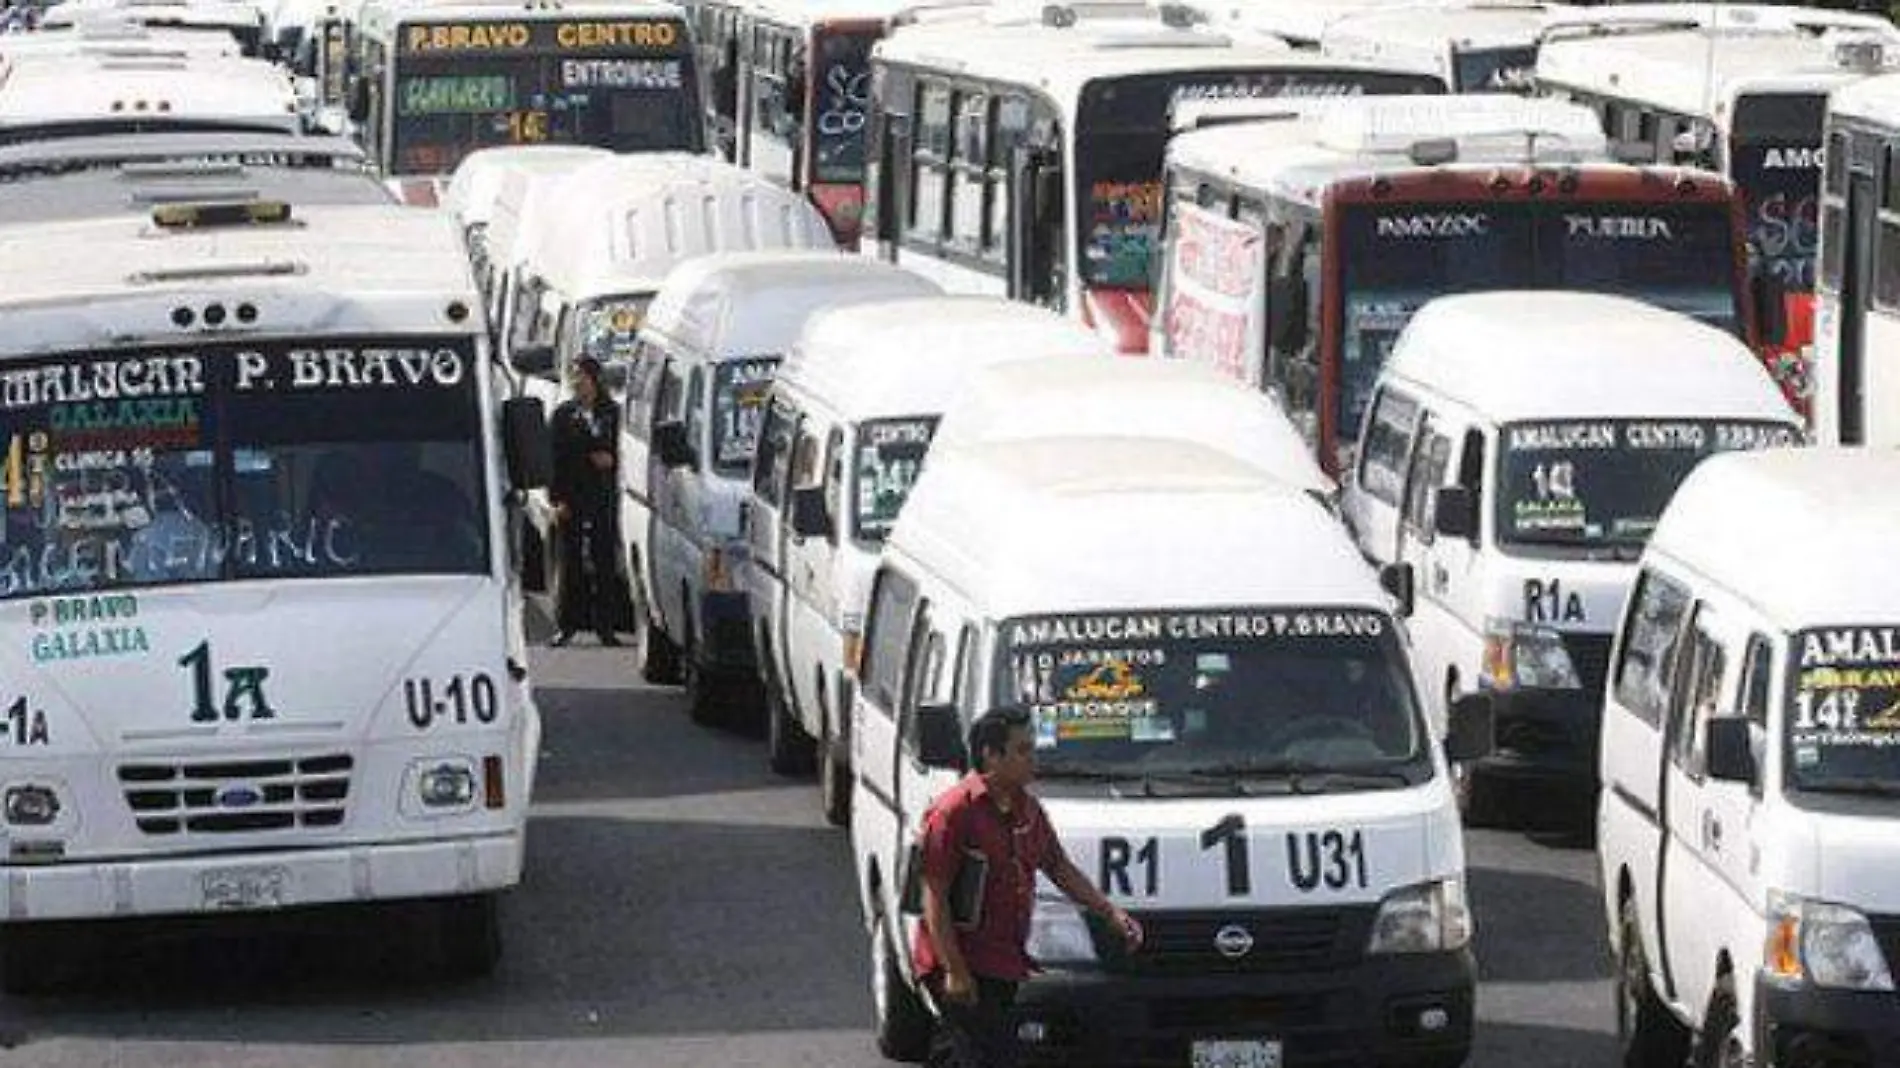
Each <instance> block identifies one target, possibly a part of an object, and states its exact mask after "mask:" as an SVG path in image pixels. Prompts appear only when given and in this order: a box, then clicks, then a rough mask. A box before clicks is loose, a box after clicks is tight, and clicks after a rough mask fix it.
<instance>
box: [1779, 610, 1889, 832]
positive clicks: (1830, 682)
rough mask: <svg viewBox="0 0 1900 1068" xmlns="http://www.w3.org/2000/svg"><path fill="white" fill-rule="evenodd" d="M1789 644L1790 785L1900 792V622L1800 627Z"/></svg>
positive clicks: (1841, 790)
mask: <svg viewBox="0 0 1900 1068" xmlns="http://www.w3.org/2000/svg"><path fill="white" fill-rule="evenodd" d="M1788 652H1789V664H1788V679H1789V686H1788V707H1787V717H1788V718H1787V726H1786V728H1785V731H1784V733H1785V735H1786V737H1787V746H1788V749H1787V765H1788V772H1787V781H1788V783H1789V785H1790V786H1792V787H1793V788H1794V789H1796V790H1804V791H1809V792H1813V793H1854V794H1873V795H1892V796H1896V797H1900V626H1844V627H1817V628H1814V629H1811V630H1804V631H1800V632H1798V633H1796V634H1795V635H1794V639H1793V640H1792V641H1791V642H1790V643H1789V650H1788Z"/></svg>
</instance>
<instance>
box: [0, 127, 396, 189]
mask: <svg viewBox="0 0 1900 1068" xmlns="http://www.w3.org/2000/svg"><path fill="white" fill-rule="evenodd" d="M366 160H367V157H366V156H365V155H364V153H363V149H362V146H361V145H358V144H357V143H356V142H355V141H352V140H350V139H349V138H347V137H322V136H314V135H304V134H290V133H281V132H274V131H252V132H234V133H153V132H144V133H124V134H100V135H96V136H89V137H67V138H61V139H59V140H56V141H24V142H21V143H20V144H16V145H0V182H5V181H8V180H10V179H12V178H14V177H16V176H19V175H22V174H46V173H65V172H69V171H76V170H87V169H91V168H111V169H115V170H116V169H118V168H121V167H124V166H125V165H127V164H150V165H171V166H174V167H177V166H202V167H208V168H217V169H221V170H224V171H225V172H227V173H231V172H233V171H238V172H241V171H242V170H243V169H244V168H246V167H252V166H262V167H284V166H308V167H339V168H350V167H364V166H365V165H366Z"/></svg>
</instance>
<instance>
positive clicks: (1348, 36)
mask: <svg viewBox="0 0 1900 1068" xmlns="http://www.w3.org/2000/svg"><path fill="white" fill-rule="evenodd" d="M1570 10H1572V8H1571V5H1569V4H1563V3H1555V2H1551V0H1472V2H1467V3H1456V2H1445V0H1441V2H1437V3H1433V2H1431V0H1425V2H1422V3H1412V4H1407V5H1404V6H1399V5H1393V6H1382V7H1371V8H1365V9H1363V10H1360V11H1354V12H1351V13H1349V14H1346V15H1342V16H1341V17H1339V18H1337V19H1335V20H1333V21H1332V22H1330V23H1328V24H1327V25H1326V28H1325V30H1324V32H1322V33H1321V34H1320V47H1321V48H1322V49H1325V50H1326V51H1328V52H1340V51H1342V50H1344V52H1343V54H1347V55H1357V56H1381V55H1382V53H1380V52H1378V51H1369V50H1366V49H1365V48H1364V46H1366V45H1372V44H1380V45H1384V46H1386V47H1387V48H1398V49H1403V48H1405V47H1406V46H1407V45H1410V46H1412V47H1413V48H1418V47H1429V48H1433V49H1438V50H1443V49H1445V48H1447V47H1455V48H1461V49H1462V48H1505V47H1510V46H1513V45H1532V44H1535V43H1537V38H1538V35H1539V34H1541V33H1543V32H1544V26H1545V24H1546V23H1547V22H1548V21H1549V19H1550V18H1551V16H1552V15H1555V14H1560V13H1563V12H1567V11H1570Z"/></svg>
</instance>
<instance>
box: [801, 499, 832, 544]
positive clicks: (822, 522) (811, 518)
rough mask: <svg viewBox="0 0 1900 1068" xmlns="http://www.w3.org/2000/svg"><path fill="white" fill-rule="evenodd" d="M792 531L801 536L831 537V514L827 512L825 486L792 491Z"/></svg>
mask: <svg viewBox="0 0 1900 1068" xmlns="http://www.w3.org/2000/svg"><path fill="white" fill-rule="evenodd" d="M792 533H793V534H795V535H797V536H798V537H801V538H829V537H831V516H830V515H828V514H826V512H825V490H824V487H823V486H805V487H802V488H800V489H795V490H793V491H792Z"/></svg>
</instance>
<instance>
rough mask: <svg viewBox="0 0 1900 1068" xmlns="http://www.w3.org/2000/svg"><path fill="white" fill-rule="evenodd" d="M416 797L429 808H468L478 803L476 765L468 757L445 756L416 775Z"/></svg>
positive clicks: (423, 805)
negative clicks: (476, 800)
mask: <svg viewBox="0 0 1900 1068" xmlns="http://www.w3.org/2000/svg"><path fill="white" fill-rule="evenodd" d="M416 800H418V801H421V802H422V807H424V808H427V809H445V808H451V809H460V808H468V807H469V806H470V805H473V804H474V803H475V768H474V766H473V765H472V764H470V763H469V762H468V761H465V760H444V761H440V762H439V763H436V764H433V765H430V766H426V767H424V768H423V769H422V770H421V773H420V774H418V775H417V776H416Z"/></svg>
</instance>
